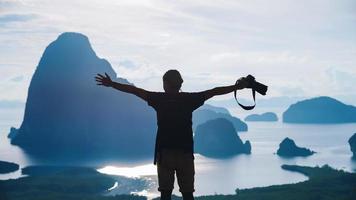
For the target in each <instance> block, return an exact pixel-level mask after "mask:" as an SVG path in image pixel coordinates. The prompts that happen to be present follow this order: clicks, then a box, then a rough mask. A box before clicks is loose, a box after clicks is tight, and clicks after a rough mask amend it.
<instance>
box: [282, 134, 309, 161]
mask: <svg viewBox="0 0 356 200" xmlns="http://www.w3.org/2000/svg"><path fill="white" fill-rule="evenodd" d="M314 153H315V152H314V151H311V150H309V149H307V148H303V147H298V146H297V145H296V144H295V142H294V141H293V140H292V139H290V138H288V137H287V138H285V139H284V140H283V141H282V142H281V143H280V144H279V149H278V151H277V154H278V155H279V156H282V157H296V156H302V157H305V156H310V155H313V154H314Z"/></svg>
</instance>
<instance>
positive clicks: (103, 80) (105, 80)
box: [95, 73, 147, 101]
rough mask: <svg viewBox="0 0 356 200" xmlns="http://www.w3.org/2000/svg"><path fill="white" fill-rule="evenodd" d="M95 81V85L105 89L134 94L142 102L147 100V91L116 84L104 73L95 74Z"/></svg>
mask: <svg viewBox="0 0 356 200" xmlns="http://www.w3.org/2000/svg"><path fill="white" fill-rule="evenodd" d="M95 80H96V82H97V85H103V86H106V87H112V88H115V89H117V90H120V91H122V92H126V93H130V94H134V95H136V96H138V97H140V98H141V99H143V100H145V101H146V100H147V91H146V90H144V89H141V88H138V87H135V86H133V85H128V84H122V83H118V82H115V81H112V80H111V78H110V76H109V75H107V74H106V73H105V76H104V75H101V74H97V75H96V76H95Z"/></svg>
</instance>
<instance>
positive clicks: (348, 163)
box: [0, 109, 356, 196]
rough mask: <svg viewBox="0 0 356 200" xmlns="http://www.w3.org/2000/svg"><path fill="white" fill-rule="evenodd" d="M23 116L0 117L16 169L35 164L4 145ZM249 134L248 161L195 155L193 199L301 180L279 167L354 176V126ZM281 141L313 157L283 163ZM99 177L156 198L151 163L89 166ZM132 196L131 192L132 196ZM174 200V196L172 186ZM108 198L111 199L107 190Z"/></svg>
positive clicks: (266, 127)
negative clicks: (131, 183) (129, 183)
mask: <svg viewBox="0 0 356 200" xmlns="http://www.w3.org/2000/svg"><path fill="white" fill-rule="evenodd" d="M22 115H23V112H22V111H19V110H16V109H15V110H9V109H7V110H1V111H0V160H4V161H10V162H15V163H18V164H20V166H21V167H25V166H28V165H35V164H48V163H41V162H37V161H35V160H33V159H31V157H29V156H28V155H26V154H25V153H24V152H23V151H22V150H21V148H19V147H17V146H12V145H10V141H9V140H8V139H7V137H6V136H7V134H8V133H9V130H10V127H11V126H15V127H19V125H20V123H21V120H22ZM248 127H249V130H248V131H247V132H241V133H238V134H239V136H240V138H241V139H242V140H243V141H246V140H249V141H250V142H251V145H252V153H251V155H237V156H234V157H231V158H227V159H212V158H207V157H204V156H201V155H199V154H196V155H195V165H196V169H195V170H196V176H195V187H196V188H195V189H196V192H195V194H196V195H211V194H234V193H235V189H236V188H240V189H241V188H252V187H261V186H269V185H276V184H286V183H295V182H300V181H304V180H307V177H305V176H304V175H302V174H299V173H295V172H289V171H285V170H283V169H281V165H283V164H297V165H305V166H322V165H325V164H328V165H330V166H332V167H334V168H337V169H343V170H346V171H354V170H355V169H356V161H353V160H352V159H351V156H352V153H351V151H350V147H349V144H348V139H349V138H350V137H351V136H352V135H353V134H354V133H355V132H356V123H348V124H328V125H322V124H286V123H282V122H248ZM286 137H289V138H291V139H293V140H294V141H295V142H296V144H297V145H298V146H301V147H307V148H310V149H311V150H313V151H316V152H317V153H316V154H314V155H312V156H309V157H306V158H302V157H298V158H291V159H285V158H281V157H279V156H278V155H276V154H275V153H276V151H277V149H278V146H279V143H280V142H281V141H282V140H283V139H284V138H286ZM95 165H96V166H100V167H99V168H98V170H99V171H100V172H102V173H107V174H113V175H123V176H127V177H132V178H145V179H147V180H148V181H152V184H150V186H149V188H147V189H146V190H143V191H136V193H137V194H144V195H148V196H156V195H158V192H157V190H156V187H157V178H156V169H155V166H154V165H153V164H152V160H150V159H149V160H144V161H142V160H141V161H130V162H126V161H125V162H121V161H112V162H107V161H106V162H103V163H100V162H99V163H95ZM20 175H21V172H20V171H17V172H14V173H9V174H4V175H0V179H9V178H17V177H19V176H20ZM133 192H135V191H133ZM174 193H175V194H179V191H178V186H177V184H175V189H174ZM111 194H115V188H112V190H111Z"/></svg>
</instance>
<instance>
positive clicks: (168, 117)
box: [147, 92, 206, 163]
mask: <svg viewBox="0 0 356 200" xmlns="http://www.w3.org/2000/svg"><path fill="white" fill-rule="evenodd" d="M205 100H206V97H205V95H204V93H203V92H198V93H186V92H180V93H176V94H170V93H164V92H148V94H147V103H148V105H150V106H152V107H153V108H154V109H155V110H156V113H157V125H158V130H157V136H156V147H155V160H154V163H156V156H157V153H159V152H160V150H161V149H182V150H184V151H187V152H193V151H194V150H193V130H192V112H193V111H194V110H195V109H197V108H199V107H200V106H201V105H203V104H204V101H205Z"/></svg>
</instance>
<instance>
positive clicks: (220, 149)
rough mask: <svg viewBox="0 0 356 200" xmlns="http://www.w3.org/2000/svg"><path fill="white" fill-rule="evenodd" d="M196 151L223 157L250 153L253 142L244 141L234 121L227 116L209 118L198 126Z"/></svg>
mask: <svg viewBox="0 0 356 200" xmlns="http://www.w3.org/2000/svg"><path fill="white" fill-rule="evenodd" d="M194 142H195V146H194V148H195V152H196V153H200V154H202V155H204V156H208V157H217V158H223V157H228V156H233V155H237V154H250V153H251V144H250V142H249V141H246V142H245V143H243V142H242V141H241V139H240V137H239V136H238V135H237V132H236V130H235V128H234V125H233V124H232V122H230V121H229V120H227V119H225V118H218V119H213V120H209V121H207V122H205V123H203V124H201V125H199V126H198V127H197V128H196V131H195V135H194Z"/></svg>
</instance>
